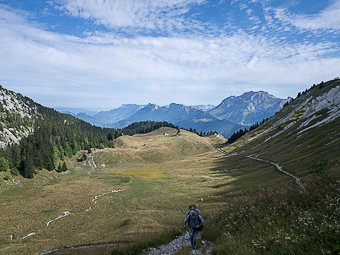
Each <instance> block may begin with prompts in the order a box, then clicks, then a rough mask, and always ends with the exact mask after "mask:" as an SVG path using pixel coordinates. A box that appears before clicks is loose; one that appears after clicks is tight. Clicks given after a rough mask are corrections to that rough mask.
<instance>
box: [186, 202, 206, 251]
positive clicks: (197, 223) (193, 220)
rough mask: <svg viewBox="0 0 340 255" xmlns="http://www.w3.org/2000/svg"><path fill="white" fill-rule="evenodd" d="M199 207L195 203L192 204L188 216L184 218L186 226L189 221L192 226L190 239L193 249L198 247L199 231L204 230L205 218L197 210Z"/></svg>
mask: <svg viewBox="0 0 340 255" xmlns="http://www.w3.org/2000/svg"><path fill="white" fill-rule="evenodd" d="M197 211H198V209H197V208H196V206H195V205H193V206H191V208H190V210H189V212H188V215H187V217H186V218H185V220H184V227H186V224H187V223H188V225H189V227H190V241H191V247H192V248H193V249H196V242H197V239H198V233H199V232H200V231H202V230H203V222H204V220H203V218H202V216H201V215H200V214H199V213H198V212H199V211H198V212H197Z"/></svg>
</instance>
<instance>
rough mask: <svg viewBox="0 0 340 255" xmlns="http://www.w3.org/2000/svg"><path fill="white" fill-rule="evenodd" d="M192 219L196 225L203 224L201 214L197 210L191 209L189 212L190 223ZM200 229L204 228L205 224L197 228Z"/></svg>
mask: <svg viewBox="0 0 340 255" xmlns="http://www.w3.org/2000/svg"><path fill="white" fill-rule="evenodd" d="M190 221H194V224H195V225H198V224H201V219H200V217H199V214H198V212H197V211H196V210H190V212H189V225H190ZM197 230H198V231H202V230H203V224H202V225H201V226H200V227H199V228H198V229H197Z"/></svg>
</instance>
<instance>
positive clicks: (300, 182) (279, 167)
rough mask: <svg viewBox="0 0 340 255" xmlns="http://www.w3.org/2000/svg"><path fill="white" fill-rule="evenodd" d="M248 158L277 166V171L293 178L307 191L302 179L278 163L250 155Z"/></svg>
mask: <svg viewBox="0 0 340 255" xmlns="http://www.w3.org/2000/svg"><path fill="white" fill-rule="evenodd" d="M246 158H250V159H253V160H257V161H262V162H265V163H269V164H271V165H273V166H275V167H276V168H277V170H279V171H280V172H281V173H284V174H286V175H288V176H290V177H292V178H293V179H294V180H295V181H296V184H297V185H298V186H299V187H300V188H301V189H302V190H303V191H305V189H306V188H305V185H304V184H303V182H302V180H301V178H299V177H297V176H295V175H293V174H291V173H288V172H287V171H285V170H283V167H282V166H280V165H279V164H278V163H275V162H272V161H269V160H265V159H261V158H257V157H254V156H252V155H249V156H246Z"/></svg>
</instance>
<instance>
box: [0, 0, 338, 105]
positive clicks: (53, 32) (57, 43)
mask: <svg viewBox="0 0 340 255" xmlns="http://www.w3.org/2000/svg"><path fill="white" fill-rule="evenodd" d="M0 36H1V39H0V84H2V85H3V86H4V87H5V88H8V89H11V90H14V91H15V92H20V93H22V94H24V95H26V96H29V97H31V98H33V99H34V100H36V101H37V102H39V103H41V104H43V105H46V106H50V107H55V106H63V107H82V108H90V109H95V110H104V109H112V108H115V107H118V106H119V105H121V104H123V103H137V104H146V103H149V102H152V103H156V104H159V105H166V104H169V103H171V102H176V103H183V104H187V105H194V104H218V103H220V102H221V100H222V99H224V98H226V97H228V96H231V95H240V94H242V93H243V92H246V91H250V90H253V91H257V90H264V91H268V92H269V93H271V94H273V95H275V96H278V97H288V96H292V97H295V96H296V94H297V93H298V92H299V91H302V90H304V89H306V88H309V87H310V86H311V85H312V84H314V83H318V82H321V81H322V80H324V81H325V80H329V79H332V78H335V77H338V76H340V0H322V1H320V0H48V1H47V0H10V1H4V0H0Z"/></svg>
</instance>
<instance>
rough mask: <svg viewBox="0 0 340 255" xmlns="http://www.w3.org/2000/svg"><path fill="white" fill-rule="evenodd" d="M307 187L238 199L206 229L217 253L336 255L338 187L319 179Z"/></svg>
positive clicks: (284, 188)
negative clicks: (302, 190)
mask: <svg viewBox="0 0 340 255" xmlns="http://www.w3.org/2000/svg"><path fill="white" fill-rule="evenodd" d="M316 179H318V178H316ZM307 187H308V188H307V191H306V192H305V193H301V192H300V190H298V188H297V187H296V185H287V184H286V185H284V186H282V185H281V186H278V187H276V188H265V189H259V190H257V191H255V192H251V193H248V194H244V196H242V197H238V198H235V199H234V200H233V201H231V202H232V203H230V204H229V205H227V208H225V209H224V210H223V212H220V213H219V214H217V215H216V218H215V221H214V222H212V223H211V224H209V225H208V226H207V228H206V230H205V233H204V238H207V239H210V240H212V241H214V243H215V248H214V251H213V254H338V253H339V252H340V230H339V225H340V211H339V208H340V197H339V194H340V193H339V191H340V185H339V183H337V182H334V181H332V180H329V179H322V178H321V179H318V180H316V181H315V180H314V181H313V182H310V183H308V186H307Z"/></svg>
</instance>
